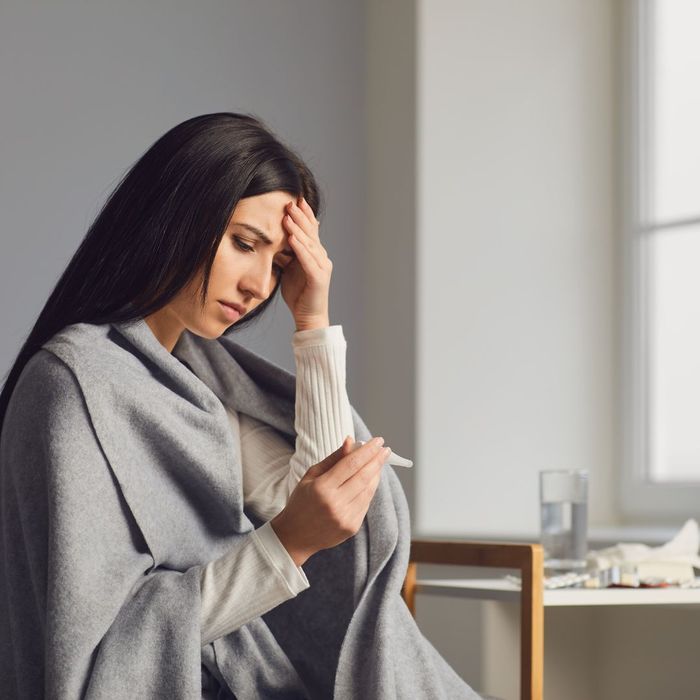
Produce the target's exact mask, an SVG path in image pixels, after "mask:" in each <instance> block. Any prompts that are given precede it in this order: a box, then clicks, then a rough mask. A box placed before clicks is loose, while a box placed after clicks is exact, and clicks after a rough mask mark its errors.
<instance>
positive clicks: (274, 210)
mask: <svg viewBox="0 0 700 700" xmlns="http://www.w3.org/2000/svg"><path fill="white" fill-rule="evenodd" d="M289 202H296V196H295V195H293V194H291V193H289V192H282V191H274V192H266V193H264V194H260V195H255V196H253V197H245V198H244V199H241V200H239V201H238V203H237V204H236V208H235V209H234V211H233V214H232V215H231V219H230V221H229V227H230V228H234V229H239V230H241V232H243V233H247V234H248V235H251V236H253V237H254V238H257V239H258V240H260V241H261V242H262V243H263V244H264V245H272V246H275V248H276V249H277V250H279V251H280V252H286V253H289V254H290V255H292V253H291V251H290V250H289V248H288V247H287V246H286V242H287V236H286V234H285V229H284V227H283V225H282V219H283V217H284V215H285V214H286V213H287V212H286V206H287V204H289Z"/></svg>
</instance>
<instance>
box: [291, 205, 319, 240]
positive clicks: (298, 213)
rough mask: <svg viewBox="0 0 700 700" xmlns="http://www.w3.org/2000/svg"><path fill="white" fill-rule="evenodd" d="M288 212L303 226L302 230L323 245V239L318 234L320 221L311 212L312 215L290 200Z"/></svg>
mask: <svg viewBox="0 0 700 700" xmlns="http://www.w3.org/2000/svg"><path fill="white" fill-rule="evenodd" d="M287 213H288V214H291V216H292V218H293V219H294V221H295V222H296V223H297V224H298V225H299V226H300V227H301V229H302V231H304V233H305V234H306V235H307V236H309V238H311V239H312V240H313V241H315V242H316V243H317V244H318V245H321V239H320V238H319V235H318V222H317V221H316V218H315V217H314V215H313V212H312V213H311V216H309V215H308V213H307V212H305V211H304V209H302V208H301V207H300V206H298V205H295V204H294V202H290V203H289V206H288V207H287Z"/></svg>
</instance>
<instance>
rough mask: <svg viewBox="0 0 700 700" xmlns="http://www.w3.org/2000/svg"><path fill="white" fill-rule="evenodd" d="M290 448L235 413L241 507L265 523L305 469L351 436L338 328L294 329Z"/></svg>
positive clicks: (342, 344)
mask: <svg viewBox="0 0 700 700" xmlns="http://www.w3.org/2000/svg"><path fill="white" fill-rule="evenodd" d="M292 346H293V349H294V359H295V363H296V398H295V407H294V429H295V431H296V440H295V447H294V450H292V449H291V448H290V446H289V444H288V443H287V441H286V440H285V439H284V438H283V437H282V435H280V433H279V432H278V431H277V430H275V429H274V428H273V427H272V426H270V425H267V424H266V423H263V422H262V421H259V420H257V419H255V418H253V417H251V416H248V415H246V414H244V413H241V414H239V418H240V435H241V456H242V461H243V494H244V500H245V503H246V506H247V507H248V508H250V509H251V510H252V511H253V512H254V513H255V514H256V515H258V516H259V517H260V518H262V519H264V520H267V519H269V518H272V517H274V516H275V515H277V513H279V512H280V511H281V510H282V509H283V508H284V507H285V505H286V504H287V499H288V498H289V494H291V492H292V491H293V490H294V488H295V487H296V485H297V483H299V480H300V479H301V478H302V477H303V476H304V474H305V473H306V470H307V469H308V468H309V467H311V466H312V465H314V464H316V463H318V462H320V461H321V460H323V459H324V458H325V457H327V456H328V455H329V454H331V453H332V452H334V451H335V450H337V449H338V447H340V445H341V444H342V442H343V440H344V439H345V436H346V435H350V436H351V437H352V438H353V439H354V438H355V429H354V426H353V422H352V412H351V408H350V401H349V399H348V394H347V389H346V386H345V383H346V382H345V356H346V350H347V342H346V341H345V337H344V336H343V329H342V326H340V325H336V326H330V327H327V328H315V329H313V330H308V331H297V332H296V333H295V334H294V336H293V338H292Z"/></svg>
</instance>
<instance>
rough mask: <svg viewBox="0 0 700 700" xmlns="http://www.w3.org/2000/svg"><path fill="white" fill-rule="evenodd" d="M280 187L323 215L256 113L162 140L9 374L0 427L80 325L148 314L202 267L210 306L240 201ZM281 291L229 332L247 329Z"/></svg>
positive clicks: (124, 185)
mask: <svg viewBox="0 0 700 700" xmlns="http://www.w3.org/2000/svg"><path fill="white" fill-rule="evenodd" d="M277 190H281V191H284V192H289V193H290V194H292V195H295V196H297V197H298V196H299V195H303V196H304V198H305V199H306V200H307V201H308V203H309V205H310V206H311V208H312V209H313V211H314V213H315V214H316V217H317V218H318V216H319V211H320V207H321V202H320V192H319V189H318V185H317V183H316V180H315V178H314V176H313V175H312V173H311V171H310V170H309V168H308V167H307V166H306V165H305V164H304V162H303V161H302V159H301V158H300V157H299V156H298V155H297V154H296V153H295V152H294V151H293V150H291V149H290V148H289V147H288V146H286V145H285V144H283V143H282V142H281V141H280V140H279V139H278V138H277V137H276V136H275V135H274V134H273V133H272V132H271V131H270V129H269V128H268V127H267V126H266V125H265V124H264V123H263V122H262V120H260V119H259V118H258V117H255V116H252V115H249V114H237V113H234V112H218V113H215V114H204V115H201V116H198V117H193V118H191V119H188V120H186V121H184V122H182V123H181V124H178V125H177V126H175V127H173V128H172V129H170V131H168V132H167V133H166V134H164V135H163V136H161V137H160V138H159V139H158V140H157V141H156V142H155V143H154V144H153V145H152V146H151V147H150V148H149V149H148V150H147V151H146V152H145V153H144V154H143V155H142V156H141V157H140V158H139V159H138V160H137V161H136V163H134V165H132V166H131V168H130V169H129V170H128V171H127V173H126V174H125V175H124V176H123V177H122V179H121V181H120V182H119V184H118V185H117V186H116V188H115V189H114V191H113V192H112V194H111V195H110V196H109V197H108V198H107V201H106V202H105V204H104V206H103V207H102V209H101V211H100V213H99V214H98V215H97V218H96V219H95V220H94V222H93V223H92V224H91V226H90V228H89V229H88V231H87V233H86V235H85V237H84V238H83V240H82V242H81V243H80V246H79V247H78V249H77V251H76V252H75V254H74V255H73V257H72V259H71V260H70V262H69V263H68V266H67V267H66V269H65V271H64V272H63V274H62V275H61V277H60V279H59V280H58V283H57V284H56V286H55V287H54V289H53V291H52V292H51V295H50V296H49V298H48V301H47V302H46V304H45V305H44V308H43V309H42V311H41V313H40V314H39V318H38V319H37V321H36V323H35V324H34V327H33V328H32V330H31V332H30V333H29V336H28V337H27V340H26V341H25V343H24V345H23V346H22V348H21V350H20V351H19V354H18V355H17V358H16V359H15V362H14V364H13V366H12V368H11V369H10V371H9V372H8V373H7V375H6V378H5V383H4V386H3V389H2V392H1V393H0V431H1V430H2V424H3V421H4V418H5V413H6V411H7V405H8V403H9V401H10V396H11V394H12V391H13V389H14V387H15V385H16V383H17V380H18V379H19V376H20V374H21V372H22V369H23V368H24V366H25V365H26V364H27V362H28V361H29V359H30V358H31V357H32V355H34V353H35V352H37V351H38V350H39V349H40V348H41V346H42V345H43V344H44V343H45V342H46V341H47V340H49V339H50V338H51V337H52V336H53V335H55V334H56V333H57V332H59V331H60V330H62V329H63V328H65V327H66V326H68V325H70V324H73V323H80V322H85V323H94V324H104V323H113V322H122V321H130V320H132V319H137V318H141V317H144V316H148V315H149V314H151V313H153V312H154V311H157V310H158V309H160V308H161V307H163V306H165V305H166V304H167V303H168V302H169V301H170V300H171V299H172V298H173V297H175V296H176V295H177V293H178V292H179V291H180V290H181V289H182V288H183V287H184V286H185V285H186V284H187V283H188V282H189V281H190V280H191V279H192V278H193V277H194V276H195V275H196V274H197V272H198V271H199V270H200V269H203V272H204V274H203V284H202V288H201V295H202V296H201V299H202V303H204V302H205V300H206V297H207V288H208V286H209V275H210V272H211V266H212V263H213V261H214V257H215V255H216V250H217V248H218V246H219V242H220V241H221V237H222V236H223V234H224V231H225V230H226V227H227V225H228V222H229V219H230V217H231V215H232V214H233V210H234V209H235V207H236V204H237V203H238V201H239V200H240V199H243V198H244V197H253V196H255V195H258V194H264V193H266V192H273V191H277ZM280 282H281V278H280V279H278V281H277V284H276V286H275V289H274V291H273V292H272V294H270V296H269V297H268V298H267V299H266V300H265V301H264V302H262V303H261V304H260V305H259V306H257V307H256V308H255V309H253V310H252V311H251V312H250V313H248V314H246V315H245V316H244V317H243V318H242V319H241V320H240V321H238V322H237V323H236V324H235V325H234V326H231V327H230V328H229V329H228V330H227V332H231V331H232V330H234V329H238V328H241V327H243V326H244V325H248V324H249V323H250V322H251V321H253V320H254V319H255V318H257V317H259V316H260V314H262V313H263V312H264V311H265V309H266V308H267V307H268V306H269V305H270V303H271V302H272V301H273V299H275V298H276V296H277V293H278V290H279V288H280Z"/></svg>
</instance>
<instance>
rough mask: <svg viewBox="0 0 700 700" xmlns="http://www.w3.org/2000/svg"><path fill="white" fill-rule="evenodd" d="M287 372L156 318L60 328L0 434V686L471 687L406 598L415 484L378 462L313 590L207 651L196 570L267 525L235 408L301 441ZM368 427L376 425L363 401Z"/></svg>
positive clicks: (109, 695)
mask: <svg viewBox="0 0 700 700" xmlns="http://www.w3.org/2000/svg"><path fill="white" fill-rule="evenodd" d="M294 395H295V378H294V375H293V374H291V373H289V372H287V371H286V370H284V369H283V368H281V367H278V366H277V365H275V364H273V363H271V362H269V361H267V360H265V359H264V358H262V357H260V356H259V355H256V354H255V353H252V352H250V351H249V350H246V349H245V348H243V347H242V346H240V345H239V344H237V343H235V342H234V341H232V340H231V339H230V338H227V337H225V336H221V337H220V338H217V339H216V340H207V339H204V338H200V337H199V336H196V335H194V334H191V333H190V332H189V331H185V332H184V333H183V334H182V336H181V337H180V340H179V341H178V344H177V345H176V346H175V348H174V350H173V353H172V354H171V353H169V352H168V351H167V350H166V349H165V348H164V347H163V346H162V345H161V344H160V343H159V342H158V340H157V339H156V337H155V336H154V335H153V333H152V332H151V330H150V328H149V326H148V324H146V322H145V321H144V320H143V319H139V320H138V321H135V322H128V323H117V324H104V325H93V324H87V323H78V324H74V325H71V326H68V327H66V328H64V329H63V330H62V331H61V332H60V333H58V334H56V335H55V336H54V337H53V338H51V340H49V341H48V342H47V343H45V345H44V346H43V348H42V349H41V350H39V351H38V352H37V353H36V354H35V355H34V356H33V357H32V358H31V359H30V361H29V362H28V363H27V365H26V366H25V368H24V371H23V373H22V375H21V376H20V379H19V382H18V384H17V386H16V388H15V391H14V392H13V395H12V399H11V401H10V405H9V407H8V413H7V415H6V419H5V423H4V427H3V431H2V436H1V438H0V527H1V529H2V533H1V535H2V536H1V537H0V568H1V569H2V570H1V571H0V695H1V696H2V697H3V698H15V697H16V698H21V699H24V698H27V699H28V698H32V699H35V698H41V697H46V698H61V699H63V698H65V699H68V698H83V697H85V698H88V699H90V700H97V699H100V700H103V699H104V700H107V699H109V700H121V699H124V700H127V699H128V700H134V699H135V698H169V699H170V700H173V699H179V698H182V699H187V700H195V698H201V697H202V683H203V678H205V677H208V676H209V674H210V675H211V676H213V677H214V678H216V679H217V680H218V681H219V682H220V683H222V684H225V685H226V686H228V687H229V688H230V689H231V691H232V692H233V694H234V695H235V697H236V698H238V699H239V700H253V699H257V698H263V699H264V698H270V699H277V698H280V699H281V698H318V699H323V698H337V699H339V700H372V699H373V698H377V699H389V698H391V699H392V700H393V699H395V698H465V699H467V698H468V699H478V697H479V696H478V695H477V694H476V693H475V692H474V691H473V690H472V689H471V688H470V687H469V686H468V685H467V684H466V683H465V682H464V681H463V680H462V679H461V678H460V677H459V676H458V675H457V674H456V673H455V671H454V670H453V669H452V668H451V667H450V666H449V665H448V663H447V662H446V661H445V660H444V659H443V658H442V656H441V655H440V654H439V653H438V651H437V650H436V649H435V648H434V647H433V646H432V645H431V644H430V642H429V641H428V640H427V639H426V638H425V637H424V636H423V635H422V633H421V632H420V630H419V629H418V627H417V626H416V623H415V621H414V619H413V617H412V616H411V614H410V612H409V610H408V608H407V607H406V605H405V603H404V601H403V599H402V598H401V596H400V590H401V586H402V583H403V580H404V576H405V574H406V567H407V564H408V556H409V547H410V524H409V514H408V507H407V503H406V499H405V495H404V492H403V489H402V487H401V484H400V482H399V479H398V477H397V476H396V474H395V472H394V470H393V467H391V466H389V465H387V466H385V467H384V471H383V474H382V478H381V481H380V484H379V487H378V489H377V491H376V494H375V496H374V499H373V500H372V503H371V505H370V508H369V511H368V512H367V516H366V518H365V521H364V523H363V526H362V528H361V529H360V531H359V532H358V533H357V534H356V535H355V536H354V537H351V538H350V539H348V540H346V541H345V542H343V543H342V544H341V545H339V546H337V547H334V548H331V549H325V550H322V551H320V552H318V553H317V554H315V555H314V556H312V557H311V558H310V559H309V560H308V561H307V562H306V563H305V564H304V571H305V572H306V575H307V577H308V579H309V582H310V584H311V585H310V588H308V589H306V590H304V591H302V592H301V593H300V594H299V595H297V596H296V597H294V598H291V599H290V600H288V601H285V602H284V603H282V604H281V605H278V606H277V607H275V608H273V609H272V610H270V611H269V612H267V613H266V614H264V615H262V616H261V617H258V618H256V619H254V620H252V621H251V622H249V623H248V624H246V625H244V626H242V627H241V628H239V629H237V630H235V631H234V632H232V633H230V634H228V635H226V636H224V637H221V638H219V639H216V640H215V641H214V642H212V643H211V644H207V645H206V646H204V647H202V645H201V637H200V634H201V632H200V606H201V598H200V573H201V571H202V568H203V567H204V566H205V565H206V564H207V563H208V562H210V561H212V560H213V559H216V558H218V557H220V556H222V555H223V554H224V553H225V552H226V551H227V550H228V549H229V548H230V547H231V546H232V545H233V544H234V543H235V542H236V541H237V540H238V538H240V537H245V536H246V533H249V532H250V531H251V530H252V529H253V528H255V527H258V526H260V525H261V524H262V522H260V521H259V520H256V518H255V516H254V515H253V514H252V513H249V512H247V511H246V510H245V507H244V503H243V495H242V494H243V489H242V484H241V479H242V477H241V458H240V448H239V445H238V444H237V443H236V440H235V438H234V436H233V433H232V431H231V429H230V423H229V421H228V418H227V415H226V411H225V408H224V406H225V405H230V406H232V407H233V408H234V409H236V410H238V411H242V412H245V413H247V414H249V415H251V416H254V417H255V418H258V419H260V420H262V421H265V422H266V423H268V424H269V425H271V426H273V427H274V428H276V429H277V430H278V431H280V433H281V434H282V435H283V436H285V437H286V438H287V439H288V440H289V443H290V446H292V447H293V446H294V438H295V432H294ZM352 412H353V422H354V427H355V437H356V439H358V440H368V439H369V438H370V437H371V434H370V432H369V430H368V429H367V427H366V425H365V424H364V423H363V421H362V419H361V418H360V417H359V415H358V414H357V412H356V411H355V410H354V409H353V410H352Z"/></svg>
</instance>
